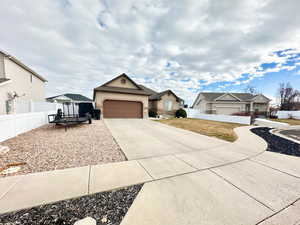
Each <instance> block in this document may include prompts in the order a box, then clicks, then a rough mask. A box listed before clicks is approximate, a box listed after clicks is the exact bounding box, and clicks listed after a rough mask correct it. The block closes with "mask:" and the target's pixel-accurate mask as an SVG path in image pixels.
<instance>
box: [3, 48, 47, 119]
mask: <svg viewBox="0 0 300 225" xmlns="http://www.w3.org/2000/svg"><path fill="white" fill-rule="evenodd" d="M0 55H1V54H0ZM0 61H1V58H0ZM0 64H1V63H0ZM2 66H3V68H1V65H0V72H1V69H2V70H3V71H4V72H5V73H4V76H5V78H8V79H10V80H11V81H10V83H8V84H5V85H3V86H0V114H6V101H7V97H8V92H13V91H15V92H16V93H17V94H18V95H20V96H22V95H23V96H22V97H20V98H19V100H25V101H29V100H33V101H44V100H45V83H44V82H43V81H42V80H40V79H39V78H37V77H36V76H35V75H33V74H32V73H30V72H29V71H27V70H25V69H23V68H22V67H21V66H19V65H18V64H16V63H15V62H13V61H12V60H10V59H9V58H7V57H4V58H3V65H2ZM31 76H32V82H31V78H30V77H31Z"/></svg>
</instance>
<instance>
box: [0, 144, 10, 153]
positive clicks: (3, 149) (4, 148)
mask: <svg viewBox="0 0 300 225" xmlns="http://www.w3.org/2000/svg"><path fill="white" fill-rule="evenodd" d="M7 152H9V147H7V146H3V145H0V155H4V154H5V153H7Z"/></svg>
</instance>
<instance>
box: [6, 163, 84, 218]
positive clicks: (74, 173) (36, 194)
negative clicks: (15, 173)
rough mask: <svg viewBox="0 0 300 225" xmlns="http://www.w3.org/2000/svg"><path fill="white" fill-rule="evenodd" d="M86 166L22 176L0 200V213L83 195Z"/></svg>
mask: <svg viewBox="0 0 300 225" xmlns="http://www.w3.org/2000/svg"><path fill="white" fill-rule="evenodd" d="M88 178H89V167H88V166H86V167H78V168H72V169H65V170H55V171H49V172H42V173H35V174H29V175H24V176H23V178H22V180H21V181H20V182H19V183H18V184H17V185H14V186H13V187H12V188H11V189H10V190H9V191H8V192H7V193H6V194H5V195H4V196H3V197H2V198H1V199H0V213H5V212H10V211H15V210H19V209H24V208H29V207H33V206H37V205H41V204H46V203H50V202H56V201H59V200H63V199H69V198H74V197H78V196H82V195H86V194H87V192H88Z"/></svg>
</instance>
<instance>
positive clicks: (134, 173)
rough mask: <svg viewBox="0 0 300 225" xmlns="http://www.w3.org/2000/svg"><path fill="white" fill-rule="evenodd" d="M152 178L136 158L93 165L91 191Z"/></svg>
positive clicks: (108, 188) (137, 182)
mask: <svg viewBox="0 0 300 225" xmlns="http://www.w3.org/2000/svg"><path fill="white" fill-rule="evenodd" d="M150 180H152V178H151V177H150V176H149V174H148V173H147V172H146V171H145V169H144V168H143V167H142V166H141V165H140V164H139V163H138V162H137V161H135V160H133V161H125V162H119V163H109V164H103V165H97V166H92V167H91V173H90V188H89V193H97V192H102V191H107V190H112V189H116V188H121V187H126V186H130V185H134V184H139V183H144V182H146V181H150Z"/></svg>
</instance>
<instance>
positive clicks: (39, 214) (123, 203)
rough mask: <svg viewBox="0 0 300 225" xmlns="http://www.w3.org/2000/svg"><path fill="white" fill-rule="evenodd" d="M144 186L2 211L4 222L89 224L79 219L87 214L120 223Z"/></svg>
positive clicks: (12, 224) (109, 223)
mask: <svg viewBox="0 0 300 225" xmlns="http://www.w3.org/2000/svg"><path fill="white" fill-rule="evenodd" d="M142 186H143V185H134V186H131V187H127V188H123V189H119V190H114V191H108V192H102V193H97V194H93V195H88V196H83V197H80V198H74V199H69V200H64V201H59V202H56V203H53V204H47V205H41V206H37V207H33V208H29V209H23V210H20V211H17V212H11V213H6V214H2V215H0V225H2V224H5V225H6V224H10V225H19V224H22V225H74V223H75V225H83V224H85V223H76V222H79V221H78V220H82V219H83V218H86V217H91V218H93V219H94V220H95V221H96V223H94V224H97V225H104V224H105V225H119V224H120V223H121V221H122V219H123V217H124V216H125V214H126V213H127V211H128V209H129V207H130V206H131V204H132V203H133V201H134V199H135V197H136V196H137V194H138V193H139V191H140V189H141V188H142ZM83 221H91V220H90V219H86V220H83ZM91 224H92V223H91ZM86 225H88V223H86Z"/></svg>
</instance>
